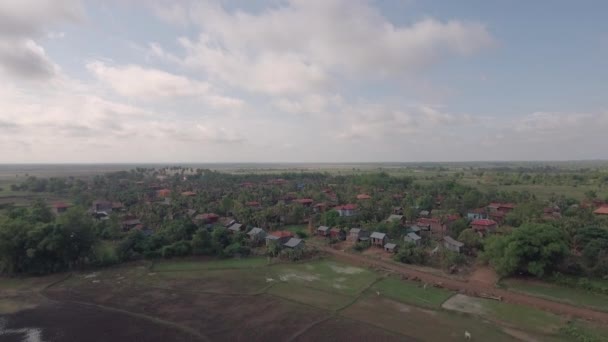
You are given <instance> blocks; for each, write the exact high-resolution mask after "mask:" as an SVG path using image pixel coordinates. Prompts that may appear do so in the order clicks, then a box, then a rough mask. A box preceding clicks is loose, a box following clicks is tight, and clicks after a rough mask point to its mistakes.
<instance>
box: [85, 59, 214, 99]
mask: <svg viewBox="0 0 608 342" xmlns="http://www.w3.org/2000/svg"><path fill="white" fill-rule="evenodd" d="M86 67H87V69H88V70H89V71H91V72H92V73H93V74H94V75H95V76H96V77H97V78H98V79H99V80H101V81H102V82H105V83H106V84H108V85H109V86H110V87H112V89H114V90H115V91H116V92H117V93H119V94H121V95H124V96H128V97H149V98H156V97H176V96H196V95H203V94H207V93H208V92H209V88H210V87H209V85H208V84H206V83H204V82H199V81H193V80H190V79H188V78H187V77H184V76H178V75H173V74H170V73H168V72H165V71H161V70H156V69H145V68H142V67H141V66H138V65H126V66H120V67H113V66H107V65H106V64H105V63H103V62H100V61H93V62H90V63H87V65H86Z"/></svg>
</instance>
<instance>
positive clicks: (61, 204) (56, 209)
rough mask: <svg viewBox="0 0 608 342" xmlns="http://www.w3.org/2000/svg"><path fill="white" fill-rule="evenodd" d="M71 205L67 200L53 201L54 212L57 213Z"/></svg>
mask: <svg viewBox="0 0 608 342" xmlns="http://www.w3.org/2000/svg"><path fill="white" fill-rule="evenodd" d="M69 207H70V206H69V205H68V204H67V203H65V202H55V203H53V212H54V213H55V214H61V213H64V212H65V211H66V210H68V208H69Z"/></svg>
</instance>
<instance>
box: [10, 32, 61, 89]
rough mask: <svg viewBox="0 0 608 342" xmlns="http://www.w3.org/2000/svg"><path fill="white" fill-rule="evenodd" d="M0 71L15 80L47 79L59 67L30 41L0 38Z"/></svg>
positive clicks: (38, 46)
mask: <svg viewBox="0 0 608 342" xmlns="http://www.w3.org/2000/svg"><path fill="white" fill-rule="evenodd" d="M0 69H1V70H4V72H6V73H7V74H9V75H12V76H14V77H16V78H26V79H49V78H51V77H53V76H54V75H55V74H56V73H57V71H58V70H59V67H58V66H57V65H56V64H55V63H53V62H52V61H51V60H50V59H49V57H48V56H47V54H46V52H45V51H44V48H42V46H40V45H38V44H37V43H36V42H35V41H33V40H31V39H21V38H5V39H1V38H0Z"/></svg>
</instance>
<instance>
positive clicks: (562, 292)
mask: <svg viewBox="0 0 608 342" xmlns="http://www.w3.org/2000/svg"><path fill="white" fill-rule="evenodd" d="M598 282H601V281H598ZM501 284H503V285H505V286H506V287H507V288H508V289H509V290H513V291H516V292H522V293H526V294H529V295H532V296H536V297H541V298H545V299H549V300H554V301H556V302H563V303H566V304H571V305H576V306H586V307H589V308H593V309H596V310H600V311H605V312H608V296H607V295H603V294H600V293H595V292H591V291H587V290H585V289H580V288H572V287H566V286H560V285H556V284H550V283H542V282H539V281H525V280H519V279H507V280H504V281H502V282H501ZM604 286H605V284H604Z"/></svg>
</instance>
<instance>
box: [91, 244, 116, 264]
mask: <svg viewBox="0 0 608 342" xmlns="http://www.w3.org/2000/svg"><path fill="white" fill-rule="evenodd" d="M119 261H120V260H119V259H118V254H117V253H116V248H115V247H114V246H112V245H111V244H109V243H104V242H101V243H98V244H96V245H95V246H94V247H93V251H92V255H91V264H93V265H95V266H110V265H114V264H117V263H118V262H119Z"/></svg>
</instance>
